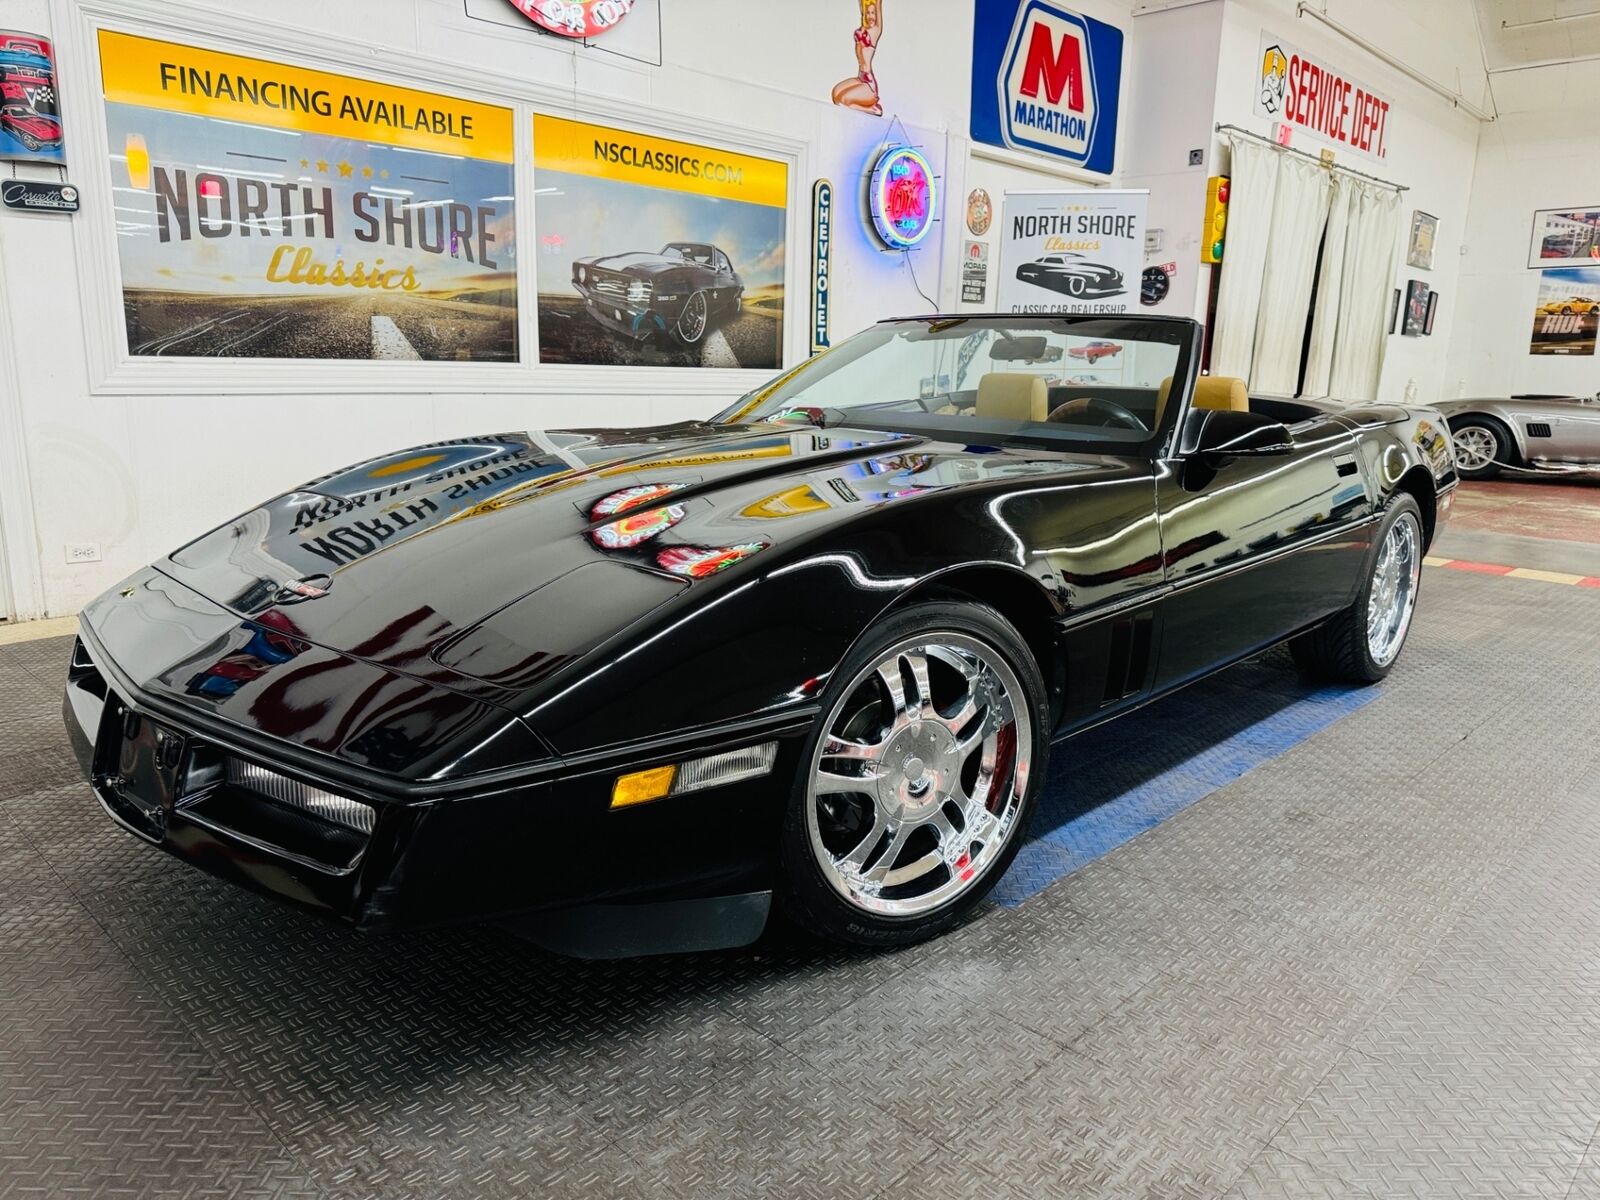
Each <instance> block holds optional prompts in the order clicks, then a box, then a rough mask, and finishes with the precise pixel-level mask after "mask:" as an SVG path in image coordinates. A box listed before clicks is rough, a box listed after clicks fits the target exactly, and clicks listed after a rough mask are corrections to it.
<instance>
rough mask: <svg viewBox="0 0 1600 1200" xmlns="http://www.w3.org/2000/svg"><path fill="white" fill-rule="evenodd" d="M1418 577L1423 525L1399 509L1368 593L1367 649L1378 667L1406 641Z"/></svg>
mask: <svg viewBox="0 0 1600 1200" xmlns="http://www.w3.org/2000/svg"><path fill="white" fill-rule="evenodd" d="M1421 578H1422V527H1421V526H1420V525H1419V524H1418V523H1417V518H1416V517H1415V516H1414V515H1413V514H1411V513H1409V512H1402V513H1401V514H1400V516H1399V517H1398V518H1397V519H1396V520H1395V523H1394V524H1393V525H1391V526H1389V532H1388V533H1387V534H1385V535H1384V538H1383V546H1382V548H1381V549H1380V550H1379V551H1378V562H1377V565H1376V566H1375V567H1373V570H1372V588H1371V590H1370V591H1369V592H1368V593H1367V653H1368V654H1370V655H1371V656H1372V661H1373V662H1374V663H1376V664H1377V665H1378V666H1380V667H1386V666H1388V665H1389V664H1390V663H1391V662H1393V661H1394V657H1395V655H1397V654H1399V653H1400V647H1401V646H1402V645H1403V644H1404V643H1405V640H1406V630H1407V629H1409V628H1410V626H1411V614H1412V613H1413V612H1414V611H1415V610H1416V607H1417V584H1418V583H1419V582H1420V580H1421Z"/></svg>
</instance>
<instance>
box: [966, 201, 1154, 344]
mask: <svg viewBox="0 0 1600 1200" xmlns="http://www.w3.org/2000/svg"><path fill="white" fill-rule="evenodd" d="M1149 199H1150V193H1149V192H1148V191H1116V190H1111V189H1098V188H1097V189H1094V190H1084V191H1076V192H1007V193H1006V196H1005V206H1004V210H1003V212H1002V214H1001V220H1000V280H999V286H998V288H997V300H998V303H997V304H996V308H997V309H998V310H999V311H1000V312H1010V313H1042V312H1097V313H1120V312H1127V311H1129V310H1130V309H1131V308H1133V307H1134V306H1135V305H1137V304H1138V302H1139V288H1140V273H1141V272H1142V271H1143V269H1144V224H1145V209H1146V207H1147V204H1148V202H1149Z"/></svg>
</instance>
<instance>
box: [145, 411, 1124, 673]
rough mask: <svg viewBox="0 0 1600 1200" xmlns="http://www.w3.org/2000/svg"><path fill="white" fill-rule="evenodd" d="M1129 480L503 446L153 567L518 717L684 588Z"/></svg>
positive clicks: (279, 501) (356, 488)
mask: <svg viewBox="0 0 1600 1200" xmlns="http://www.w3.org/2000/svg"><path fill="white" fill-rule="evenodd" d="M1126 469H1127V468H1126V465H1125V464H1123V465H1122V466H1120V467H1119V466H1117V465H1116V460H1109V459H1101V458H1098V457H1094V456H1080V455H1067V454H1043V453H1038V452H1027V451H1011V450H999V449H995V448H992V447H985V446H963V445H959V444H955V443H951V442H940V441H934V440H930V439H927V438H922V437H915V436H910V435H904V434H894V433H883V432H874V431H870V430H860V429H817V428H813V427H810V426H803V427H801V426H794V425H778V424H762V425H743V426H725V425H708V424H699V423H694V424H686V425H679V426H669V427H659V428H654V429H644V430H634V431H621V430H603V431H602V430H588V431H585V430H572V431H551V432H545V433H527V434H499V435H495V436H492V437H485V438H474V439H464V440H462V441H459V442H451V443H445V444H437V445H431V446H424V447H419V448H415V449H411V450H406V451H402V452H399V453H396V454H391V455H387V456H385V457H384V458H381V459H374V460H371V461H369V462H366V463H362V464H360V465H358V466H355V467H352V468H350V469H348V470H345V471H341V472H339V473H337V474H335V475H331V476H328V477H326V478H324V479H321V480H317V481H314V482H312V483H308V484H306V485H304V486H303V487H300V488H297V489H295V490H294V491H292V492H288V493H286V494H284V495H282V496H279V497H277V498H275V499H273V500H270V501H268V502H267V503H265V504H263V505H261V506H260V507H258V508H256V509H253V510H251V511H250V512H248V513H245V514H243V515H242V516H240V517H239V518H237V519H236V520H233V521H230V522H229V523H227V524H226V525H223V526H221V527H219V528H217V529H215V530H213V531H211V532H210V533H208V534H206V535H204V536H203V537H201V538H199V539H197V540H196V541H194V542H192V543H190V544H189V545H187V546H185V547H183V548H182V549H181V550H178V551H177V552H175V553H174V554H172V555H171V556H170V557H169V558H168V559H166V560H164V561H162V562H161V563H159V564H157V565H158V569H159V570H161V571H162V572H164V573H166V574H167V575H169V576H171V577H173V578H174V579H175V580H177V581H178V582H180V583H182V584H183V585H184V586H185V587H187V588H190V589H192V590H194V591H195V592H198V593H199V594H200V595H202V596H204V597H206V598H207V599H208V600H210V601H211V602H213V603H214V604H217V605H220V606H221V607H223V608H224V609H226V610H227V611H228V612H230V613H232V614H234V615H236V616H238V617H240V618H245V619H251V620H257V621H260V620H262V619H267V620H269V621H272V620H279V619H283V620H287V621H290V622H292V624H293V627H294V629H295V633H296V636H297V637H299V638H301V639H304V640H306V641H308V642H310V643H313V644H315V645H318V646H322V647H325V648H328V649H331V650H334V651H337V652H339V653H341V654H344V655H346V656H348V657H351V658H354V659H358V660H361V661H368V662H373V663H375V664H377V665H380V666H382V667H384V668H385V669H387V670H391V671H398V672H401V673H408V674H414V675H416V676H418V677H419V678H426V679H429V680H432V681H434V682H435V683H437V682H439V681H440V679H441V674H440V672H441V668H444V669H446V671H447V672H448V673H449V678H450V686H453V687H456V688H458V689H460V690H463V691H465V692H467V693H469V694H472V695H476V696H479V697H481V698H483V699H486V700H489V701H491V702H496V698H497V697H499V698H500V699H504V700H508V701H509V700H510V699H511V698H512V697H513V696H515V695H523V694H526V693H527V692H528V691H529V689H530V688H533V687H534V686H535V685H538V684H542V683H543V682H547V681H548V680H549V678H550V677H551V676H552V675H553V674H554V673H557V672H560V671H562V670H564V669H565V668H566V667H567V666H569V665H571V664H572V663H574V662H576V661H577V660H578V659H580V658H582V657H583V656H584V655H585V654H587V653H589V652H590V651H591V650H594V649H596V648H598V647H600V646H601V645H602V644H604V643H605V642H607V641H608V640H609V639H611V638H612V637H614V636H616V635H618V634H621V633H622V632H623V631H625V630H626V629H627V628H628V627H629V626H630V625H632V624H633V623H634V622H636V621H638V620H640V619H641V618H643V617H645V616H646V615H647V614H649V613H651V612H653V611H654V610H656V609H658V608H661V607H662V606H664V605H670V604H675V603H684V602H686V599H685V598H686V597H687V596H688V594H689V593H690V592H692V591H693V590H694V589H695V588H699V587H702V586H716V585H718V584H720V583H721V582H723V581H725V580H733V581H734V582H737V580H738V578H739V577H740V576H742V575H744V574H745V573H746V572H750V571H759V570H760V569H761V565H762V564H763V563H766V564H771V565H777V563H778V562H779V561H781V559H782V556H783V554H784V552H785V549H786V548H792V547H794V546H800V545H805V544H809V543H810V542H811V541H812V540H813V539H815V538H816V537H818V536H819V535H824V534H826V532H827V531H828V530H829V529H830V527H834V526H837V525H839V524H841V523H843V522H849V521H853V520H856V519H859V518H862V517H864V516H865V515H867V514H869V513H870V512H871V511H872V510H874V509H875V508H878V507H880V506H883V505H888V504H901V503H908V502H916V501H917V500H919V499H920V498H923V497H927V496H930V495H934V494H937V493H939V492H944V491H948V490H950V489H954V488H969V487H983V486H986V485H993V484H996V483H1000V484H1004V483H1005V482H1006V481H1007V480H1016V479H1017V477H1019V476H1028V477H1038V476H1040V475H1045V476H1066V477H1070V478H1072V479H1081V480H1083V481H1084V482H1089V481H1091V480H1093V479H1096V478H1100V477H1104V476H1106V475H1111V474H1117V473H1119V472H1123V473H1125V471H1126ZM650 489H659V490H656V491H653V490H650Z"/></svg>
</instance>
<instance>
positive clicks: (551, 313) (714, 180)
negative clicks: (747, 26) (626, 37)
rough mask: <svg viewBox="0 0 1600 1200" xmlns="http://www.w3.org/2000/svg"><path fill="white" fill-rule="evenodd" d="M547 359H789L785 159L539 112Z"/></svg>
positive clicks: (537, 216)
mask: <svg viewBox="0 0 1600 1200" xmlns="http://www.w3.org/2000/svg"><path fill="white" fill-rule="evenodd" d="M533 161H534V179H535V183H536V184H537V188H536V195H537V199H536V200H535V210H534V222H535V225H536V226H537V228H538V230H539V256H538V281H539V361H540V362H547V363H592V364H615V365H622V366H674V367H756V368H761V369H765V370H772V369H774V368H777V367H780V366H782V365H783V299H784V297H783V291H784V246H785V244H786V229H787V225H788V214H787V205H788V200H789V168H788V166H787V165H786V164H785V163H782V162H778V161H775V160H773V159H767V158H756V157H754V156H752V155H747V154H738V153H735V152H734V151H731V150H723V149H714V148H712V147H709V146H696V145H691V144H689V143H687V142H676V141H669V140H667V139H665V138H658V137H652V136H650V135H648V134H643V133H637V132H633V131H630V130H624V129H609V128H606V127H604V126H600V125H588V124H585V123H583V122H581V121H569V120H566V119H564V118H561V117H551V116H545V115H543V114H539V115H536V116H535V117H534V119H533Z"/></svg>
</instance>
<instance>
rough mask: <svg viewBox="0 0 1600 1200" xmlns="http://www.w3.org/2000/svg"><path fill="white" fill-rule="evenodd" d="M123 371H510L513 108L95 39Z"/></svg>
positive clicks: (513, 341)
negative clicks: (392, 367)
mask: <svg viewBox="0 0 1600 1200" xmlns="http://www.w3.org/2000/svg"><path fill="white" fill-rule="evenodd" d="M100 57H101V66H102V73H103V76H104V79H105V98H106V126H107V132H108V135H109V138H110V143H111V168H112V183H113V185H114V186H115V189H116V190H115V193H114V194H115V196H116V209H117V213H116V216H117V246H118V251H119V258H120V261H121V266H122V294H123V309H124V312H125V315H126V321H127V329H128V349H129V352H130V353H132V354H135V355H141V356H142V355H168V356H197V355H206V356H224V357H232V358H289V359H303V358H341V359H401V360H407V359H410V360H415V359H430V360H448V361H460V362H509V361H515V360H516V359H517V357H518V349H517V277H516V269H517V241H516V206H515V199H514V186H515V184H514V179H513V170H512V143H513V136H512V133H513V129H514V127H515V122H514V119H513V117H512V113H511V110H510V109H506V108H499V107H494V106H490V105H485V104H479V103H475V102H471V101H466V100H457V99H453V98H449V97H444V96H435V95H430V94H427V93H423V92H415V91H409V90H407V89H403V88H397V87H391V86H389V85H387V84H381V83H373V82H370V81H367V80H360V79H352V78H347V77H345V76H340V75H328V74H323V73H321V72H316V71H308V70H304V69H301V68H299V67H293V66H288V65H285V64H282V63H273V62H264V61H261V60H258V59H251V58H241V57H238V56H235V55H230V54H219V53H215V52H212V51H208V50H198V49H195V48H192V47H187V46H178V45H171V44H168V43H165V42H157V41H151V40H149V39H146V38H139V37H131V36H129V35H126V34H121V33H113V32H110V31H104V30H103V31H101V33H100Z"/></svg>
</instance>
